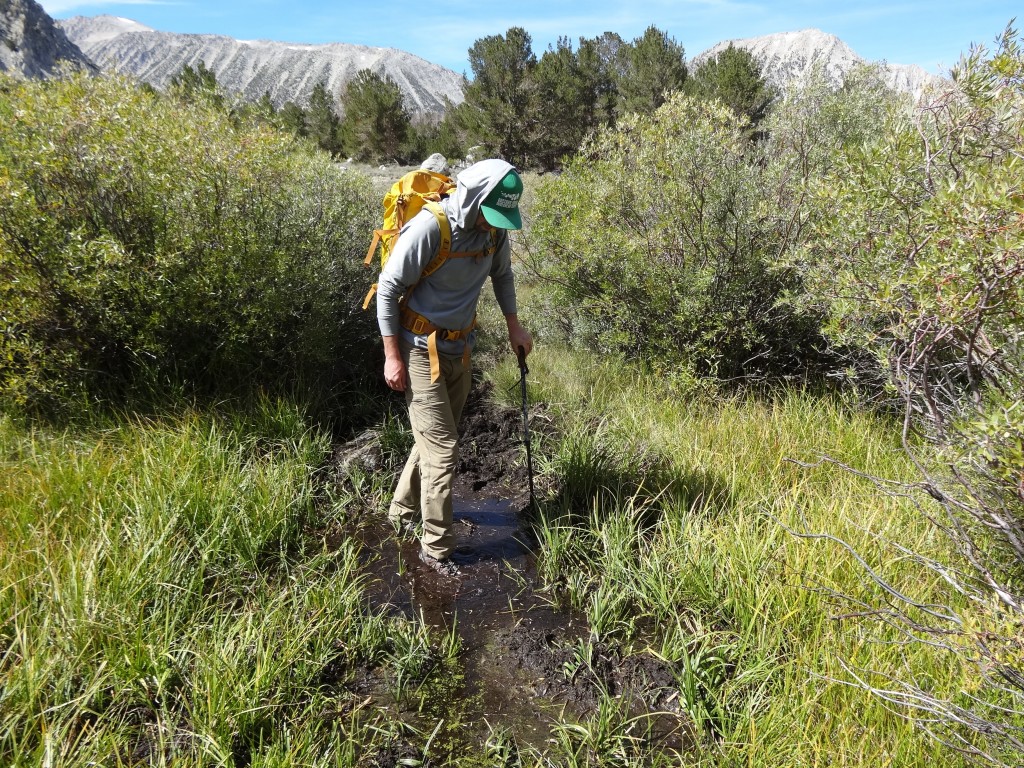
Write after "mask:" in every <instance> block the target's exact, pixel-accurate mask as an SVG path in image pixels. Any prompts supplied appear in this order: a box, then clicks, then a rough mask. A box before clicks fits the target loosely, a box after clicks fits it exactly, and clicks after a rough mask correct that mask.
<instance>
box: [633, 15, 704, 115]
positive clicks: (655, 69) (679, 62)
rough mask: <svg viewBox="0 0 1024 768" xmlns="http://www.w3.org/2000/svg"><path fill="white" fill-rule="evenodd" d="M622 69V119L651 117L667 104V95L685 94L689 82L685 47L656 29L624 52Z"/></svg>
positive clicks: (651, 27) (648, 31) (648, 32)
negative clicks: (636, 113) (684, 90)
mask: <svg viewBox="0 0 1024 768" xmlns="http://www.w3.org/2000/svg"><path fill="white" fill-rule="evenodd" d="M620 66H621V67H622V69H621V72H620V75H619V82H618V91H619V103H618V104H617V109H618V113H619V114H620V115H622V114H628V113H630V112H638V113H640V114H650V113H651V112H653V111H654V110H656V109H657V108H658V107H660V106H661V105H662V104H664V103H665V94H667V93H670V92H672V91H678V90H681V89H682V87H683V85H684V83H685V82H686V76H687V68H686V62H685V60H684V51H683V46H682V45H680V44H679V43H677V42H676V41H675V40H674V39H673V38H671V37H669V36H668V35H667V34H666V33H665V32H662V31H661V30H660V29H658V28H657V27H655V26H654V25H651V26H650V27H648V28H647V30H646V31H645V32H644V34H643V36H642V37H638V38H637V39H635V40H634V41H633V42H632V43H631V44H630V45H628V46H626V47H624V48H622V49H621V58H620Z"/></svg>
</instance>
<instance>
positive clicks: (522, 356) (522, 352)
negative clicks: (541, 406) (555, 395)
mask: <svg viewBox="0 0 1024 768" xmlns="http://www.w3.org/2000/svg"><path fill="white" fill-rule="evenodd" d="M518 357H519V389H520V390H521V391H522V393H523V442H524V443H526V471H527V473H528V475H529V478H530V506H531V507H536V506H537V497H536V495H535V494H534V492H533V452H532V450H531V448H530V418H529V416H528V415H527V413H526V374H528V373H529V372H530V369H529V368H527V367H526V349H525V348H523V347H522V346H520V347H519V349H518Z"/></svg>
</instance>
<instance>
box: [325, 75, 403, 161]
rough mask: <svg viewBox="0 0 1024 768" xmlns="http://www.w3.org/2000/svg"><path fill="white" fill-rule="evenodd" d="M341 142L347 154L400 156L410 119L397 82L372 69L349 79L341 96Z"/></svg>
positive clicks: (378, 157)
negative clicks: (342, 112) (343, 110)
mask: <svg viewBox="0 0 1024 768" xmlns="http://www.w3.org/2000/svg"><path fill="white" fill-rule="evenodd" d="M342 102H343V104H344V107H345V119H344V120H343V121H342V123H341V134H340V135H341V143H342V147H343V149H344V150H345V152H346V154H349V155H351V156H353V157H357V158H359V159H362V160H370V161H372V162H380V161H382V160H396V159H400V158H401V155H402V152H403V148H404V147H405V144H406V141H407V140H408V137H409V132H410V122H411V118H410V116H409V112H408V110H406V108H405V99H404V97H403V95H402V89H401V88H399V87H398V83H396V82H395V81H394V80H392V79H391V78H390V77H388V76H387V75H385V76H384V77H381V76H380V75H379V74H377V73H376V72H373V71H371V70H369V69H363V70H360V71H359V72H358V73H357V74H356V76H355V77H354V78H353V79H352V80H351V81H349V84H348V86H346V88H345V95H344V97H343V98H342Z"/></svg>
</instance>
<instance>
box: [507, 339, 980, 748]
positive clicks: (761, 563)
mask: <svg viewBox="0 0 1024 768" xmlns="http://www.w3.org/2000/svg"><path fill="white" fill-rule="evenodd" d="M530 368H531V375H530V379H529V381H530V393H531V394H530V397H531V400H534V401H539V400H543V401H545V402H547V403H549V404H550V405H551V406H552V407H553V409H554V411H555V413H556V414H557V418H556V421H558V422H559V423H560V424H561V425H562V427H563V429H564V430H565V431H564V433H563V434H562V435H561V436H560V437H559V438H558V439H555V440H549V441H547V443H546V444H545V445H543V447H541V448H540V449H539V450H538V448H535V456H536V455H538V454H540V462H541V464H542V466H543V468H544V474H545V475H546V476H547V477H548V478H549V479H551V480H552V481H553V482H552V483H551V484H550V487H552V488H553V489H556V490H552V491H551V492H550V493H549V495H548V497H547V498H546V499H545V501H544V503H543V504H542V510H541V513H540V515H539V516H538V522H537V528H538V535H539V539H540V541H541V544H542V548H543V557H542V561H541V564H540V568H541V573H542V576H543V577H544V578H545V580H546V581H547V582H548V585H549V589H551V590H552V593H553V594H554V595H555V596H556V598H557V599H559V600H561V601H563V602H564V603H565V604H568V605H571V606H573V607H575V608H577V609H579V610H581V611H583V612H584V613H585V614H586V616H587V618H588V621H589V622H590V626H591V635H592V636H595V637H600V638H601V639H602V640H605V641H610V642H615V643H618V644H619V645H620V646H621V647H622V648H623V649H625V650H626V651H634V652H639V651H649V652H653V653H656V654H657V655H659V656H661V657H662V658H664V659H667V660H668V661H670V662H672V663H673V664H674V668H675V669H676V670H677V683H678V685H679V691H680V697H679V704H680V707H681V709H682V710H683V711H684V712H685V713H686V715H688V716H689V718H690V719H691V720H692V722H693V723H694V727H695V732H696V734H697V745H696V747H695V749H694V750H693V751H692V752H690V753H688V754H686V755H684V756H683V757H682V758H681V760H682V763H681V764H694V765H715V766H720V765H721V766H724V765H740V764H743V765H756V766H788V765H850V766H881V765H900V766H912V765H922V766H923V765H932V764H942V765H957V764H959V762H958V761H959V758H958V756H957V755H955V754H953V753H950V752H947V751H944V750H943V749H942V748H940V747H939V746H938V744H937V743H936V742H934V741H932V740H930V739H928V738H927V737H926V736H924V735H922V734H921V733H920V731H919V730H917V729H915V727H914V725H913V724H912V723H911V722H910V720H909V719H907V718H906V717H905V716H906V715H909V714H912V713H910V712H908V711H905V710H900V709H899V708H898V707H896V706H892V705H886V704H885V703H884V702H883V701H882V700H880V699H879V698H876V697H873V696H870V695H868V694H867V693H865V692H864V691H863V690H862V689H861V688H860V687H858V686H856V685H853V684H851V683H852V682H853V681H854V677H853V675H852V673H851V672H850V671H849V668H858V669H862V670H871V673H870V676H871V679H872V680H873V681H875V682H877V681H879V680H883V679H885V677H886V676H892V677H894V678H897V679H899V678H900V677H901V676H903V679H907V678H906V676H907V675H914V676H916V678H917V679H918V680H921V679H923V678H927V679H929V680H930V685H931V688H932V690H933V691H935V692H936V693H938V694H943V693H945V694H949V695H956V694H957V692H958V691H961V690H971V689H972V686H973V683H972V676H971V668H970V666H969V665H968V664H967V663H965V662H963V661H962V660H961V659H960V658H958V657H957V656H956V655H953V654H949V653H946V652H943V651H941V650H938V649H935V648H932V647H929V646H927V645H924V644H921V643H911V644H907V643H905V642H903V641H904V640H905V639H906V638H905V637H904V636H903V635H902V634H901V633H900V631H899V630H898V629H895V628H892V627H889V626H887V625H886V624H885V623H884V622H882V621H881V620H880V618H881V616H879V615H872V614H870V613H868V609H867V608H866V606H868V605H870V606H873V607H877V606H879V605H883V606H884V604H883V603H882V601H881V600H880V596H881V593H880V590H879V589H878V588H877V586H876V585H874V584H873V583H872V582H870V580H868V579H867V578H866V574H865V571H864V569H863V568H861V567H860V566H859V565H858V564H857V563H856V561H855V560H854V559H853V558H852V557H851V556H850V554H849V552H847V551H846V550H845V549H844V548H843V547H841V546H840V545H838V544H837V543H835V542H833V541H829V540H824V539H815V540H810V539H803V538H799V537H797V536H795V535H793V534H792V533H790V532H789V531H788V530H787V529H790V530H794V531H801V532H813V533H828V534H830V535H832V536H835V537H838V538H841V539H843V540H844V541H846V542H848V543H849V544H850V545H851V546H852V547H853V548H855V549H856V551H857V552H858V553H859V554H860V555H861V556H862V557H864V558H865V560H866V561H867V562H868V563H869V564H870V565H871V567H872V568H873V569H875V570H876V571H877V572H878V573H880V574H881V575H883V576H884V577H885V578H886V579H887V580H888V581H889V582H890V583H891V584H893V585H894V586H896V587H897V588H899V589H901V590H903V591H905V592H906V593H907V594H910V595H913V596H914V597H916V598H917V599H921V600H924V601H935V602H938V603H944V604H947V605H953V606H955V607H956V608H957V609H961V610H962V609H964V608H966V606H965V604H964V602H963V601H962V600H960V599H959V598H958V597H957V596H956V595H951V594H949V590H948V589H946V585H945V584H944V582H942V580H941V579H940V578H939V577H937V576H936V575H935V574H934V573H932V572H930V571H928V570H925V569H923V568H921V567H919V566H918V565H917V564H916V563H915V562H914V561H913V560H912V559H911V558H910V557H908V556H903V555H901V554H900V553H899V552H898V551H897V550H895V549H893V548H892V547H891V546H890V545H889V543H888V542H889V541H891V540H895V541H899V542H900V543H901V544H902V545H903V546H905V547H907V548H908V549H910V550H913V551H916V552H920V553H925V554H928V555H932V556H940V557H947V556H949V554H950V553H948V552H946V551H945V549H944V547H945V543H944V540H943V539H942V537H941V536H939V535H938V534H937V531H936V530H935V529H934V528H933V527H932V526H930V525H929V524H928V522H927V521H926V520H925V519H923V517H922V516H921V515H920V512H919V511H918V510H916V509H915V508H914V507H913V506H912V505H910V504H909V503H907V502H906V501H905V500H901V499H896V498H892V497H889V496H886V495H884V494H882V493H880V492H879V490H878V489H877V488H876V487H875V486H874V485H873V484H872V483H871V482H869V481H868V480H866V479H864V478H862V477H859V476H858V475H857V474H855V473H851V472H849V471H847V470H844V469H842V468H841V467H838V466H836V465H834V464H829V463H824V464H818V465H816V466H812V467H805V466H800V465H798V464H797V463H795V462H794V461H791V460H796V461H799V462H805V463H811V464H813V463H815V462H817V461H818V459H820V458H821V457H822V456H825V455H827V456H830V457H833V458H835V459H836V460H838V461H841V462H843V463H844V464H846V465H848V466H850V467H852V468H854V469H855V470H857V471H858V472H863V473H865V474H870V475H877V476H879V477H886V478H910V477H912V476H913V475H912V467H911V465H910V463H909V461H908V460H907V458H906V457H905V455H904V453H903V452H902V450H901V448H900V444H899V440H898V433H897V431H896V429H895V427H894V425H892V424H890V423H887V422H886V421H885V420H884V419H880V418H877V417H874V416H871V415H869V414H866V413H863V412H858V411H857V410H856V409H854V408H853V407H851V406H850V405H848V404H846V403H843V402H841V401H839V400H836V399H829V398H821V397H814V396H811V395H807V394H801V393H797V392H789V393H786V394H781V395H779V396H778V397H776V398H774V399H755V398H748V397H738V396H719V395H717V394H716V393H715V392H713V391H710V390H706V389H701V388H699V387H689V388H683V387H679V388H674V387H672V386H671V383H667V382H659V381H656V380H653V379H651V378H644V377H643V376H641V375H640V374H638V373H637V372H636V371H633V370H630V369H623V368H620V367H617V366H616V365H615V364H614V363H612V362H610V361H606V360H600V359H596V358H594V357H586V356H582V355H573V354H569V353H566V352H564V351H561V350H550V349H544V348H541V349H538V350H537V351H536V352H535V353H534V355H532V356H531V358H530ZM492 377H493V378H494V380H495V383H496V387H495V389H496V391H498V392H511V390H512V387H511V385H512V383H513V382H514V380H515V379H516V378H517V377H518V370H517V369H516V368H515V367H514V365H513V364H512V363H511V362H506V363H505V364H503V365H502V366H499V367H498V368H497V369H496V370H495V371H494V372H493V374H492ZM510 398H511V399H514V398H512V397H511V395H510ZM840 595H842V596H846V599H843V598H840V597H839V596H840ZM861 603H863V604H861ZM862 612H863V613H864V614H865V615H863V616H859V615H858V614H861V613H862ZM844 665H847V666H846V667H844ZM581 727H582V726H581ZM563 737H566V738H567V736H566V734H563ZM581 738H582V736H581ZM610 755H611V753H609V762H608V763H607V764H615V765H634V764H636V765H646V764H650V762H649V760H650V758H648V759H647V761H646V762H645V760H643V759H640V758H637V760H636V761H635V762H630V761H629V760H620V761H618V762H616V761H613V760H611V757H610ZM588 764H594V765H596V764H603V763H600V762H592V763H588Z"/></svg>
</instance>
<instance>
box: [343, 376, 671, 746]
mask: <svg viewBox="0 0 1024 768" xmlns="http://www.w3.org/2000/svg"><path fill="white" fill-rule="evenodd" d="M534 415H535V416H536V415H537V414H536V412H535V413H534ZM521 419H522V416H521V413H520V412H519V411H518V410H515V409H510V408H502V407H500V406H496V405H495V404H494V403H493V402H492V401H491V399H490V398H489V392H488V390H487V388H486V387H478V388H476V389H474V392H473V393H472V394H471V396H470V400H469V402H468V404H467V408H466V414H465V416H464V418H463V422H462V425H461V435H462V436H461V438H460V460H459V466H458V470H457V474H456V485H455V503H454V515H453V516H454V532H455V535H456V539H457V547H456V552H455V554H454V555H453V559H454V560H455V561H456V562H457V563H458V565H459V568H460V570H461V575H460V576H458V577H454V578H451V577H445V576H441V575H440V574H437V573H435V572H434V571H432V570H430V569H429V568H427V567H426V566H424V565H423V564H422V563H420V561H419V541H418V540H417V539H415V538H413V537H411V536H406V537H402V538H400V537H398V536H396V534H395V533H394V531H393V530H392V528H391V527H390V525H389V524H387V522H386V521H385V520H383V519H379V520H377V519H374V520H372V521H369V522H366V521H365V519H364V520H363V521H362V522H361V523H360V524H359V525H358V526H357V530H356V532H355V535H356V536H357V537H358V538H359V539H360V541H361V544H362V547H361V551H362V553H363V567H364V572H365V573H366V575H367V576H368V582H367V588H366V596H367V599H368V601H369V603H370V606H371V607H372V608H374V609H376V610H384V611H385V612H388V613H391V614H392V615H400V616H403V617H406V618H408V619H412V620H420V621H423V622H424V623H425V624H427V625H428V626H431V627H434V628H436V629H438V630H441V631H444V632H452V631H454V632H456V633H457V634H458V637H459V638H460V640H461V644H462V652H461V655H460V657H459V659H458V666H459V670H458V671H457V672H454V673H453V674H452V675H450V679H448V680H446V682H445V686H443V692H442V693H440V694H439V695H438V696H437V697H436V698H437V699H442V700H443V701H440V702H435V703H428V704H427V705H426V710H423V709H422V707H423V704H422V702H421V704H420V707H421V710H420V711H410V710H409V709H405V710H403V709H402V707H403V704H401V703H400V702H398V701H391V702H390V704H389V705H388V708H392V707H394V708H395V709H396V711H397V712H398V713H399V715H400V716H401V717H402V718H403V719H406V718H407V719H408V721H409V722H420V721H419V720H418V718H420V717H421V716H423V715H426V716H427V719H429V718H430V717H433V718H435V719H437V718H447V719H448V721H449V723H450V722H451V721H452V719H454V720H457V721H458V724H459V725H458V728H459V730H460V736H459V740H460V741H461V742H462V743H463V745H464V748H466V747H468V748H469V749H471V750H472V747H473V745H474V744H477V745H479V744H482V743H483V742H484V741H485V740H486V738H487V736H488V733H489V732H491V731H492V730H500V731H502V732H504V733H505V734H509V735H511V736H512V737H513V738H514V739H515V742H516V743H517V744H518V745H520V746H529V747H535V748H537V749H538V750H540V751H543V749H544V745H545V744H546V743H547V742H548V741H549V739H550V736H551V729H552V726H553V725H555V724H556V723H560V722H566V721H569V722H573V721H576V722H578V721H580V720H583V719H585V718H586V717H587V716H588V715H590V714H592V713H593V712H594V711H595V710H596V709H597V707H598V704H599V701H600V700H601V697H602V696H603V695H607V694H611V695H613V696H615V697H621V698H622V699H623V700H625V701H629V702H632V703H633V705H632V709H634V710H635V711H636V713H653V712H660V713H663V714H662V715H658V717H659V718H661V721H662V722H661V723H660V724H657V725H656V729H657V730H658V732H659V734H658V735H657V736H656V737H655V738H656V740H657V741H659V742H661V743H662V744H663V745H664V746H666V747H669V748H680V747H681V746H682V744H683V742H684V741H686V735H685V734H686V731H687V724H686V722H685V720H684V718H683V717H682V715H681V712H680V710H679V704H678V701H677V700H676V699H677V697H678V687H677V684H676V682H675V678H674V674H673V670H672V669H671V668H670V666H669V665H667V664H666V663H664V662H662V661H660V660H658V659H655V658H654V657H652V656H649V655H640V656H635V655H634V656H627V657H622V656H621V655H620V654H619V652H618V651H616V650H615V649H613V648H609V647H607V646H604V645H602V644H598V643H594V642H592V641H591V639H590V637H589V631H588V627H587V625H586V621H585V619H584V618H582V617H580V616H576V615H573V614H571V613H570V612H567V611H563V610H559V609H556V608H555V607H553V606H552V604H551V602H550V601H549V600H548V596H547V594H546V593H545V592H544V591H543V588H542V584H541V583H540V578H539V576H538V572H537V551H538V547H537V543H536V540H535V538H534V536H533V534H532V531H531V527H530V523H529V521H528V519H527V516H526V514H525V512H526V510H527V508H528V506H529V494H528V491H527V490H526V489H527V488H528V478H527V470H526V467H525V466H524V462H523V460H522V453H523V452H522V442H521V437H520V435H521V429H522V420H521ZM531 432H534V424H531ZM367 692H370V693H374V695H375V697H379V696H380V695H381V692H380V691H367ZM378 700H380V699H379V698H378ZM453 700H454V701H455V702H457V703H456V704H453V703H452V701H453ZM405 706H406V707H408V704H406V705H405ZM663 715H664V716H663ZM421 724H422V723H421ZM427 725H428V727H429V724H427Z"/></svg>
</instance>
